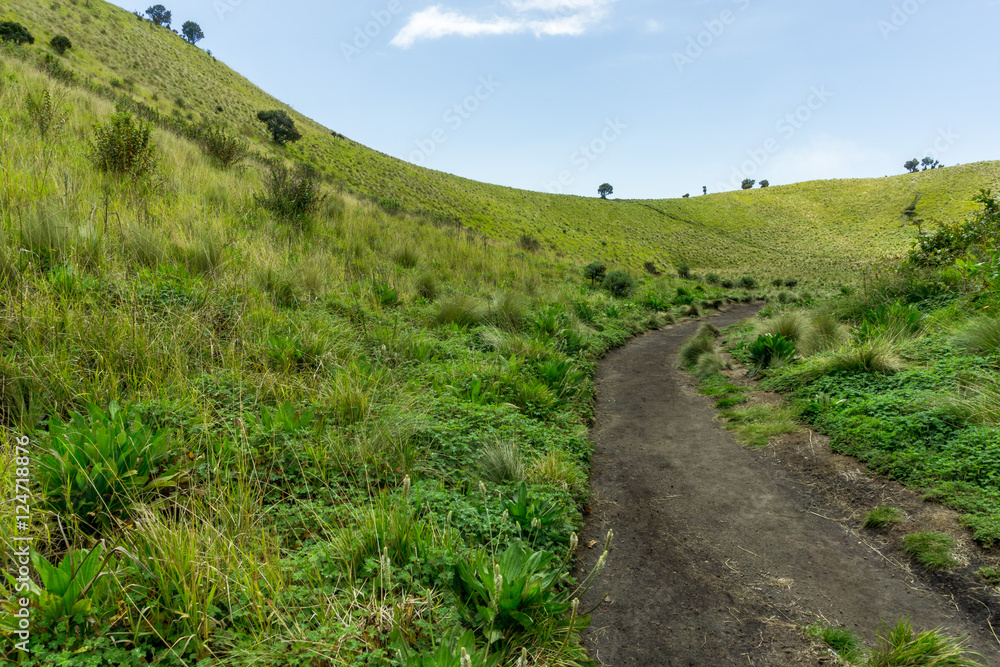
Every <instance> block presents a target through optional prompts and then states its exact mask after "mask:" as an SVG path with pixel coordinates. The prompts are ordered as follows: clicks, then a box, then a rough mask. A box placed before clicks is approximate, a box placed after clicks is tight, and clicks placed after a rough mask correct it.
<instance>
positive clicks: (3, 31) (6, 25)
mask: <svg viewBox="0 0 1000 667" xmlns="http://www.w3.org/2000/svg"><path fill="white" fill-rule="evenodd" d="M0 41H3V42H13V43H14V44H34V43H35V38H34V36H32V34H31V33H30V32H28V29H27V28H25V27H24V26H23V25H21V24H20V23H17V22H15V21H0Z"/></svg>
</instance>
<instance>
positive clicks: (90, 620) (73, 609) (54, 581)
mask: <svg viewBox="0 0 1000 667" xmlns="http://www.w3.org/2000/svg"><path fill="white" fill-rule="evenodd" d="M103 556H104V545H103V542H98V544H97V546H95V547H94V548H93V549H90V550H87V549H76V550H70V551H69V552H67V553H66V554H65V555H64V556H63V558H62V560H61V561H60V562H59V564H58V565H53V564H51V563H49V561H48V560H46V559H45V557H44V556H41V555H40V554H39V553H38V552H36V551H34V550H33V549H32V550H31V564H32V566H34V569H35V572H37V573H38V577H39V578H40V579H41V580H42V585H41V586H39V585H38V584H36V583H35V582H34V581H32V580H30V579H29V580H28V591H27V596H26V597H27V598H28V599H29V600H31V602H32V603H33V605H34V607H35V609H36V610H37V613H38V614H39V617H40V618H39V619H38V621H37V622H38V623H39V626H40V627H41V628H45V629H50V630H55V629H56V626H57V625H58V624H59V623H60V622H63V621H65V622H67V623H68V625H69V627H72V628H86V627H87V626H89V625H92V624H94V623H95V622H96V620H97V619H96V618H95V612H96V611H97V610H95V609H94V600H93V593H94V590H93V587H94V584H95V583H97V580H98V577H100V576H101V575H102V574H105V573H104V572H103V567H104V565H105V563H106V562H107V558H103ZM4 574H5V576H6V577H7V581H8V583H9V584H10V585H11V586H12V587H14V586H16V585H17V580H16V579H15V578H14V577H13V576H12V575H11V574H10V573H8V572H4ZM0 589H2V587H0ZM5 621H6V623H5V625H6V624H10V625H7V627H5V628H4V629H5V630H7V631H13V630H14V629H15V627H14V626H16V623H17V620H16V618H15V617H14V616H13V615H6V614H5Z"/></svg>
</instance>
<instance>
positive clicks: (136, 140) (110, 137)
mask: <svg viewBox="0 0 1000 667" xmlns="http://www.w3.org/2000/svg"><path fill="white" fill-rule="evenodd" d="M94 135H95V142H94V146H93V149H92V152H91V158H92V160H93V162H94V164H95V165H96V166H97V168H98V169H100V170H101V171H103V172H105V173H111V174H115V175H119V176H130V177H132V178H134V179H142V178H145V177H147V176H149V175H151V174H152V173H153V170H154V169H155V168H156V147H155V146H154V145H153V141H152V136H151V135H152V130H151V128H150V126H149V124H147V123H145V122H143V121H141V120H140V121H136V120H135V119H134V118H133V117H132V114H131V113H129V112H128V111H125V110H124V108H122V107H121V106H120V105H119V107H118V111H117V113H115V115H114V116H113V117H112V118H111V120H110V121H109V122H108V123H107V124H106V125H105V124H101V123H98V124H97V125H96V126H95V127H94Z"/></svg>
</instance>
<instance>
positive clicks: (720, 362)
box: [694, 352, 726, 380]
mask: <svg viewBox="0 0 1000 667" xmlns="http://www.w3.org/2000/svg"><path fill="white" fill-rule="evenodd" d="M725 367H726V361H725V360H724V359H723V358H722V355H720V354H719V353H718V352H706V353H704V354H702V355H701V356H699V357H698V362H697V363H696V364H695V371H694V374H695V375H696V376H698V378H699V379H701V380H704V379H705V378H708V377H711V376H713V375H715V374H716V373H718V372H720V371H722V370H723V369H724V368H725Z"/></svg>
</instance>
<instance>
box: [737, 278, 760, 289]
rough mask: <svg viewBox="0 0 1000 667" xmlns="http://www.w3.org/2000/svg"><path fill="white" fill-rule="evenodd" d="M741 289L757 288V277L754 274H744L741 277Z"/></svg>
mask: <svg viewBox="0 0 1000 667" xmlns="http://www.w3.org/2000/svg"><path fill="white" fill-rule="evenodd" d="M740 289H745V290H751V289H757V279H756V278H754V277H753V276H743V277H742V278H740Z"/></svg>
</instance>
